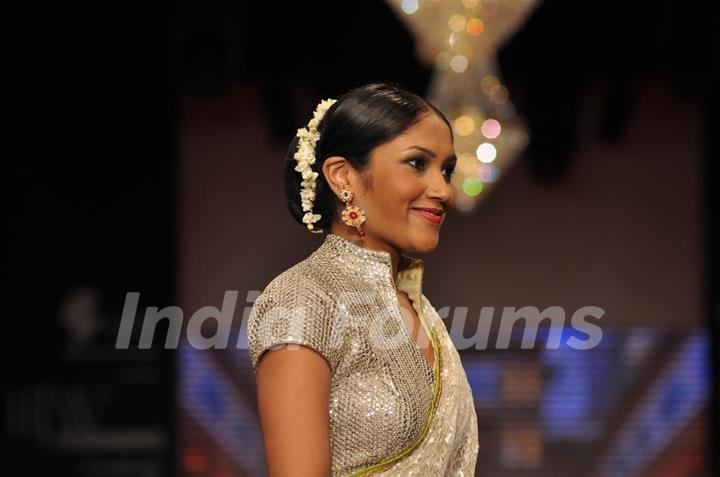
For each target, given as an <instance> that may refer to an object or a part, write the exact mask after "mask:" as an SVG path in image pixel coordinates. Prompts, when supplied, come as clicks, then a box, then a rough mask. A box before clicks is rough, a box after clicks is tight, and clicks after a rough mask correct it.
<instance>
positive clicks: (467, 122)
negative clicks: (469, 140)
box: [453, 115, 475, 136]
mask: <svg viewBox="0 0 720 477" xmlns="http://www.w3.org/2000/svg"><path fill="white" fill-rule="evenodd" d="M453 127H454V128H455V131H457V133H458V134H459V135H461V136H468V135H470V134H472V133H473V132H474V131H475V121H473V118H471V117H470V116H465V115H463V116H460V117H458V118H456V119H455V121H454V122H453Z"/></svg>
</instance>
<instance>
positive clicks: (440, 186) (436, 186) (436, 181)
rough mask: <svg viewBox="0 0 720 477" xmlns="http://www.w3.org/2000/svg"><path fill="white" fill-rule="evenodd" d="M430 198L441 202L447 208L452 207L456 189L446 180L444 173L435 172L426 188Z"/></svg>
mask: <svg viewBox="0 0 720 477" xmlns="http://www.w3.org/2000/svg"><path fill="white" fill-rule="evenodd" d="M426 194H427V196H428V198H430V199H433V200H435V201H437V202H441V203H442V204H443V206H444V207H445V209H449V208H450V207H452V199H453V197H454V196H455V189H454V188H453V186H452V184H450V183H449V182H448V181H446V180H445V176H443V174H442V173H439V174H433V175H432V179H431V180H430V183H429V184H428V187H427V189H426Z"/></svg>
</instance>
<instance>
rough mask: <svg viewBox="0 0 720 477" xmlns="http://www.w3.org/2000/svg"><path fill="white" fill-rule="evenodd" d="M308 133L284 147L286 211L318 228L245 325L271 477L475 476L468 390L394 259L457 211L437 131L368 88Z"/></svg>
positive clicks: (417, 291)
mask: <svg viewBox="0 0 720 477" xmlns="http://www.w3.org/2000/svg"><path fill="white" fill-rule="evenodd" d="M324 104H325V105H328V104H330V103H324ZM313 126H316V127H317V133H319V137H316V138H315V139H314V140H315V141H316V142H315V144H314V146H313V145H307V144H306V145H302V144H301V145H300V146H298V139H299V138H296V139H295V140H294V141H293V142H292V144H291V146H290V150H289V151H288V156H287V158H286V168H285V185H286V192H287V196H286V197H287V204H288V207H289V209H290V212H291V214H292V216H293V217H294V218H295V219H296V220H297V221H298V223H301V224H305V222H303V217H304V216H305V214H306V213H307V210H305V209H306V208H307V206H308V205H311V206H312V208H313V210H312V213H313V214H318V215H320V217H319V220H317V222H315V223H314V224H313V225H314V226H317V229H319V230H322V231H325V232H326V235H325V238H324V241H323V242H322V244H321V245H320V246H319V247H318V249H317V250H315V251H314V252H313V253H312V254H311V255H310V256H309V257H307V258H305V259H304V260H302V261H300V262H299V263H297V264H296V265H294V266H292V267H291V268H289V269H288V270H285V271H284V272H283V273H281V274H280V275H278V276H277V277H276V278H275V279H273V280H272V281H271V282H270V284H268V286H267V287H266V288H265V290H263V292H262V294H261V295H260V297H258V299H257V300H256V302H255V304H254V306H253V309H252V311H251V313H250V317H249V320H248V343H249V346H250V355H251V359H252V364H253V367H254V369H255V372H256V377H257V385H258V389H257V390H258V408H259V416H260V424H261V427H262V432H263V438H264V444H265V452H266V457H267V461H268V471H269V473H270V475H271V476H275V475H333V476H345V475H352V476H360V475H387V476H390V475H398V476H400V475H403V476H404V475H410V474H412V473H417V474H420V475H474V469H475V463H476V459H477V451H478V442H477V416H476V414H475V407H474V403H473V399H472V394H471V391H470V386H469V384H468V381H467V377H466V375H465V372H464V370H463V367H462V363H461V361H460V357H459V355H458V352H457V350H456V349H455V348H454V346H453V343H452V341H451V340H450V338H449V336H448V333H447V330H446V328H445V325H444V323H443V322H442V320H441V319H440V317H439V316H438V314H437V312H436V311H435V309H434V307H433V306H432V305H431V303H430V301H429V300H428V299H427V297H425V295H424V294H423V291H422V282H423V272H424V263H423V261H422V260H421V259H419V258H413V257H410V256H409V255H407V253H428V252H431V251H433V250H434V249H435V248H436V247H437V244H438V241H439V236H440V229H441V227H442V224H443V223H444V221H445V218H446V215H447V212H448V211H449V210H451V209H452V208H453V206H454V203H455V191H454V189H453V187H452V186H451V184H450V178H451V175H452V173H453V170H454V167H455V161H456V159H455V154H454V148H453V136H452V130H451V128H450V125H449V124H448V122H447V119H446V118H445V117H444V116H443V114H442V113H441V112H440V111H439V110H437V109H436V108H435V107H434V106H432V105H431V104H430V103H428V102H427V101H425V100H424V99H422V98H420V97H419V96H417V95H414V94H412V93H409V92H407V91H404V90H402V89H400V88H398V87H396V86H393V85H388V84H371V85H367V86H363V87H360V88H356V89H354V90H351V91H350V92H348V93H346V94H345V95H343V96H342V97H341V98H339V99H338V100H337V101H336V102H334V103H332V105H331V106H330V107H329V108H328V109H327V110H326V111H324V114H323V115H322V118H321V120H319V121H317V124H314V123H313ZM298 147H300V148H302V149H303V151H302V156H303V157H307V156H308V154H309V152H310V151H312V154H313V155H312V157H311V160H310V161H308V164H309V167H311V169H310V170H307V169H306V167H308V166H303V167H301V168H300V169H303V171H302V172H301V171H298V169H297V161H295V158H296V155H295V154H296V152H298ZM308 148H310V149H308ZM313 173H317V176H314V174H313ZM313 177H315V179H316V180H313V179H312V178H313ZM311 183H312V188H311V189H312V191H313V193H311V194H310V193H307V192H303V193H302V194H301V191H304V190H307V189H308V186H309V185H310V184H311ZM303 206H305V209H304V208H303ZM350 208H352V209H350ZM348 210H352V214H355V215H352V214H350V213H347V211H348ZM343 211H345V212H346V213H343ZM360 215H361V216H362V217H363V218H364V219H365V220H357V219H358V217H359V216H360ZM288 344H294V345H300V346H285V345H288Z"/></svg>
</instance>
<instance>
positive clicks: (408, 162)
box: [352, 113, 456, 253]
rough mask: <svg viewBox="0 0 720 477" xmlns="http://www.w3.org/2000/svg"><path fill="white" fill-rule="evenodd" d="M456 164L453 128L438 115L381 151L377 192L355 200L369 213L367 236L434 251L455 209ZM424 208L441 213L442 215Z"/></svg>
mask: <svg viewBox="0 0 720 477" xmlns="http://www.w3.org/2000/svg"><path fill="white" fill-rule="evenodd" d="M455 163H456V158H455V150H454V147H453V141H452V136H451V133H450V129H449V128H448V126H447V124H446V123H445V122H444V121H443V120H442V119H441V118H440V117H438V115H437V114H435V113H426V114H425V115H424V116H423V117H422V119H420V120H419V121H418V122H417V123H415V124H414V125H413V126H411V127H410V128H408V129H407V130H406V131H405V132H404V133H403V134H401V135H400V136H398V137H396V138H394V139H393V140H392V141H389V142H387V143H385V144H382V145H380V146H378V147H376V148H375V149H374V150H373V151H372V153H371V156H370V170H369V171H368V173H369V174H370V177H371V178H370V181H371V182H372V189H371V190H362V191H359V193H357V194H355V198H354V199H353V201H352V203H353V204H354V205H358V206H360V207H361V208H362V209H364V210H365V214H366V217H367V220H366V222H365V223H364V224H363V227H362V228H363V230H365V232H366V234H367V238H368V239H370V240H371V241H372V242H374V243H375V245H376V246H382V245H383V244H387V245H390V246H393V247H395V248H397V249H399V250H400V251H402V252H420V253H426V252H430V251H432V250H434V249H435V247H437V244H438V240H439V238H440V228H441V226H442V224H443V222H444V221H445V218H446V216H447V211H448V210H450V209H451V208H453V207H454V205H455V190H454V188H453V186H452V185H451V184H450V177H451V174H452V172H453V170H454V169H455ZM418 208H430V209H438V212H440V215H439V216H438V215H433V214H428V213H423V212H421V211H419V210H418Z"/></svg>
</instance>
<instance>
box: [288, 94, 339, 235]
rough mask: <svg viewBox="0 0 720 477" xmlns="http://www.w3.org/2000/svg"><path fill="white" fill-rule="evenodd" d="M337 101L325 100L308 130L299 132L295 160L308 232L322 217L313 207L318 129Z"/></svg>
mask: <svg viewBox="0 0 720 477" xmlns="http://www.w3.org/2000/svg"><path fill="white" fill-rule="evenodd" d="M336 101H337V100H335V99H324V100H322V101H320V104H318V105H317V107H316V108H315V112H314V113H313V117H312V119H311V120H310V122H308V125H307V128H300V129H298V130H297V134H296V136H297V137H298V138H299V139H298V146H297V151H296V152H295V154H293V158H294V159H295V160H296V161H297V163H298V164H297V166H295V170H296V171H297V172H299V173H300V174H301V175H302V179H303V180H302V181H301V182H300V187H301V190H300V201H301V204H302V209H303V211H305V212H306V213H305V215H303V218H302V221H303V223H304V224H307V228H308V230H312V229H313V224H314V223H315V222H317V221H318V220H320V218H321V217H322V215H320V214H313V213H312V207H313V202H314V200H315V188H316V179H317V177H318V175H319V173H317V172H315V171H313V170H312V167H311V166H312V164H315V159H316V158H315V144H316V143H317V141H318V139H320V133H319V132H318V130H317V128H318V126H319V125H320V121H322V118H323V116H325V113H327V111H328V109H330V107H331V106H332V105H333V104H334V103H335V102H336Z"/></svg>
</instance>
